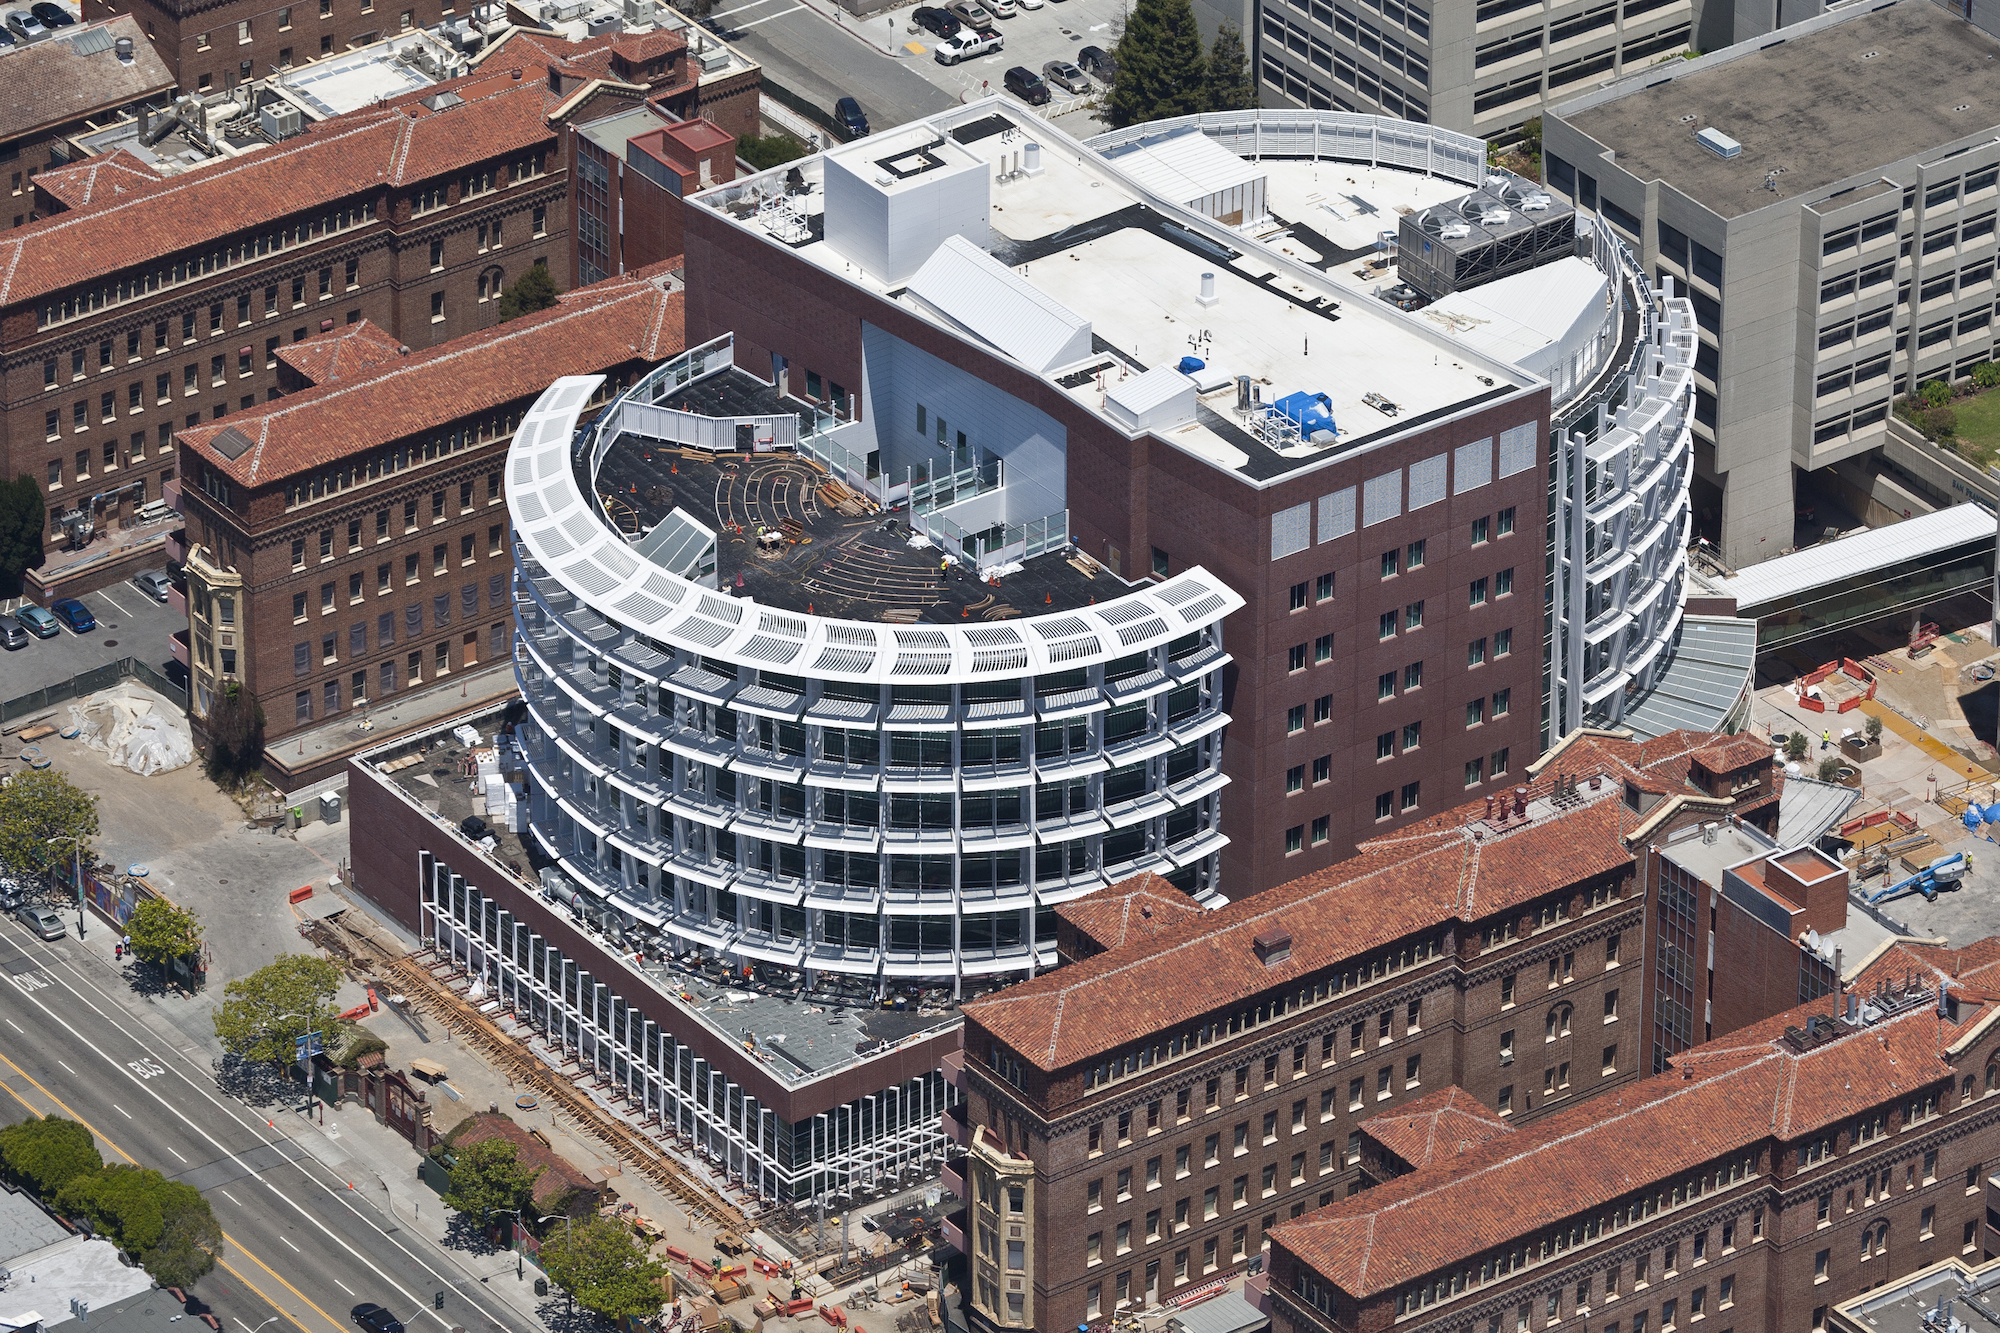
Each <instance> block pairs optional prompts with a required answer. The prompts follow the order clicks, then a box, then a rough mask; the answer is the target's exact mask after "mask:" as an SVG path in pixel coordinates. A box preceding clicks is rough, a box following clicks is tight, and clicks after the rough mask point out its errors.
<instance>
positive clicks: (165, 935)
mask: <svg viewBox="0 0 2000 1333" xmlns="http://www.w3.org/2000/svg"><path fill="white" fill-rule="evenodd" d="M125 933H126V934H128V935H130V936H131V937H132V952H133V953H135V954H137V955H139V957H141V958H143V959H145V960H146V961H147V962H149V963H153V964H156V965H160V966H164V965H165V964H167V963H171V962H172V961H173V960H174V959H176V958H186V957H187V956H188V955H189V954H192V953H195V952H196V951H198V950H199V949H200V948H201V922H200V920H198V919H197V918H196V917H195V914H194V913H193V912H190V911H188V910H187V909H186V908H185V907H176V906H175V905H174V904H173V903H170V902H168V901H167V900H166V899H165V898H143V899H141V900H140V902H139V905H138V906H137V907H135V908H133V909H132V918H131V920H129V921H127V922H126V923H125Z"/></svg>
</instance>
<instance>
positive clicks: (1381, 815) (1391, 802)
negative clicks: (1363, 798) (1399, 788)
mask: <svg viewBox="0 0 2000 1333" xmlns="http://www.w3.org/2000/svg"><path fill="white" fill-rule="evenodd" d="M1395 813H1396V794H1395V793H1394V792H1387V791H1385V792H1383V793H1382V794H1381V795H1379V796H1377V797H1376V798H1375V818H1376V819H1378V820H1382V819H1389V818H1392V817H1393V816H1394V815H1395Z"/></svg>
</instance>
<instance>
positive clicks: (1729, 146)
mask: <svg viewBox="0 0 2000 1333" xmlns="http://www.w3.org/2000/svg"><path fill="white" fill-rule="evenodd" d="M1694 141H1695V142H1696V143H1698V144H1700V145H1701V146H1702V147H1703V148H1706V149H1707V150H1708V151H1709V152H1711V153H1714V154H1715V155H1716V156H1717V157H1740V156H1742V154H1743V145H1742V144H1740V143H1738V142H1736V140H1734V139H1732V138H1730V137H1729V136H1728V135H1726V134H1724V133H1723V132H1722V131H1721V130H1718V129H1716V128H1715V127H1714V126H1713V125H1711V126H1709V127H1708V128H1707V129H1704V130H1699V131H1697V132H1696V133H1695V136H1694Z"/></svg>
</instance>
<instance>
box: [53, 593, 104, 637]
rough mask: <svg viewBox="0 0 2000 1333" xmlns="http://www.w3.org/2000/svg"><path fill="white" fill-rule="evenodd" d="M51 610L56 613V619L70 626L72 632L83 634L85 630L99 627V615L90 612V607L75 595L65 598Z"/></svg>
mask: <svg viewBox="0 0 2000 1333" xmlns="http://www.w3.org/2000/svg"><path fill="white" fill-rule="evenodd" d="M49 610H50V611H52V612H54V613H55V617H56V619H58V620H60V621H62V623H63V624H65V625H68V626H69V628H70V632H71V633H72V634H81V633H83V632H84V631H85V630H93V629H96V628H97V617H96V616H93V615H92V614H90V608H89V607H87V606H85V605H84V604H83V603H82V602H79V601H77V600H76V598H74V597H65V598H63V599H62V600H61V601H59V602H57V603H55V604H54V605H53V606H51V607H50V608H49Z"/></svg>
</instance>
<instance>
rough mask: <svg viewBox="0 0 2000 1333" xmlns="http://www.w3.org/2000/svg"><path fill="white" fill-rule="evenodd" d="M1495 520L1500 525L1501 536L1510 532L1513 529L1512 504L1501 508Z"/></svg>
mask: <svg viewBox="0 0 2000 1333" xmlns="http://www.w3.org/2000/svg"><path fill="white" fill-rule="evenodd" d="M1497 521H1498V523H1499V525H1500V535H1501V536H1502V537H1505V536H1506V535H1507V534H1509V533H1511V532H1512V531H1513V530H1514V506H1512V505H1509V506H1507V507H1506V508H1505V509H1503V510H1501V511H1500V514H1499V518H1498V520H1497Z"/></svg>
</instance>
